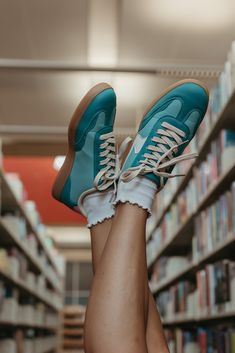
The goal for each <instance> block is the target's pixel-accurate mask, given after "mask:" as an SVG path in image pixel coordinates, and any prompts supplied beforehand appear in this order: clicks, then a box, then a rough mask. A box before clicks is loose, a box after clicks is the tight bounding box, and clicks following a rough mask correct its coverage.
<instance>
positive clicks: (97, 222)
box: [87, 211, 115, 229]
mask: <svg viewBox="0 0 235 353" xmlns="http://www.w3.org/2000/svg"><path fill="white" fill-rule="evenodd" d="M114 215H115V211H113V214H111V215H109V216H107V217H105V218H102V219H98V220H97V221H96V222H95V223H88V224H87V228H88V229H90V228H91V227H94V226H97V224H101V223H103V222H104V221H107V219H111V218H113V217H114Z"/></svg>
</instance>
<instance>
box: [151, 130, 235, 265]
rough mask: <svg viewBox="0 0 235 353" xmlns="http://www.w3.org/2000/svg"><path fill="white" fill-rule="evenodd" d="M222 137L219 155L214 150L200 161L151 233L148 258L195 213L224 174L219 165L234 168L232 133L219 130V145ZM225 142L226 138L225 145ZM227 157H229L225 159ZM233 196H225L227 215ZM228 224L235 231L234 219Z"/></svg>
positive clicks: (233, 205)
mask: <svg viewBox="0 0 235 353" xmlns="http://www.w3.org/2000/svg"><path fill="white" fill-rule="evenodd" d="M225 136H227V138H226V141H227V142H225V143H224V144H223V148H222V149H221V150H220V151H219V152H218V151H217V153H216V152H215V151H214V152H213V153H215V154H213V155H212V154H210V155H209V157H208V158H207V161H205V162H202V163H201V164H200V165H199V167H198V168H194V177H193V178H192V179H191V180H190V181H189V183H188V184H187V187H186V188H185V189H184V190H183V191H182V192H181V193H180V195H179V196H178V198H177V200H176V202H175V203H173V204H172V205H171V207H170V209H169V210H168V211H167V212H166V214H165V215H164V217H163V219H162V221H161V223H160V225H159V226H158V227H157V228H156V229H155V230H154V231H153V233H152V240H151V241H150V242H149V243H148V246H147V255H148V259H151V258H153V257H154V254H156V252H157V250H158V249H159V248H161V247H162V246H163V245H164V244H165V243H166V242H167V241H168V240H169V239H171V237H172V236H174V235H175V233H176V231H177V229H179V228H180V226H181V225H182V224H184V223H185V222H186V221H187V219H188V218H189V217H190V216H191V215H192V214H194V213H195V211H196V210H197V207H198V205H199V203H200V201H201V200H202V198H203V197H204V196H205V194H206V193H207V192H208V190H209V189H211V187H213V185H214V184H215V182H216V181H217V180H218V178H219V177H220V175H222V174H223V173H224V172H225V171H224V170H223V169H221V168H222V167H221V166H222V165H223V168H225V165H226V170H227V168H229V166H231V165H234V158H233V156H234V154H235V132H231V131H229V130H222V131H221V133H220V135H219V138H218V140H219V141H220V142H219V143H220V145H221V141H222V140H224V139H225ZM228 136H230V137H228ZM231 136H232V137H231ZM228 139H230V142H229V143H228ZM216 143H217V142H216ZM225 155H226V156H227V162H226V163H225V162H222V160H223V156H225ZM218 156H220V157H218ZM228 156H230V157H229V158H228ZM213 170H214V171H213ZM221 173H222V174H221ZM234 188H235V186H233V189H234ZM233 193H234V191H233V192H232V194H230V193H229V195H230V196H229V197H230V199H231V200H230V201H229V203H230V206H229V207H230V212H231V213H234V212H235V211H234V210H235V197H234V196H233ZM159 194H161V193H159ZM222 200H224V198H222ZM222 208H223V207H222ZM232 222H233V229H235V219H233V220H232ZM209 230H210V229H209ZM210 231H211V230H210Z"/></svg>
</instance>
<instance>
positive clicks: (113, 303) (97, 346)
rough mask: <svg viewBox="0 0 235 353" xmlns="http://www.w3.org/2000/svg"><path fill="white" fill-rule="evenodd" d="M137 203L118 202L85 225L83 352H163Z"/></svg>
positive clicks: (143, 216) (143, 218)
mask: <svg viewBox="0 0 235 353" xmlns="http://www.w3.org/2000/svg"><path fill="white" fill-rule="evenodd" d="M146 218H147V214H146V212H145V211H144V210H142V209H141V208H139V207H138V206H133V205H130V204H120V205H119V206H118V207H117V211H116V214H115V217H114V218H113V220H106V221H104V222H103V223H101V224H98V225H96V226H94V227H92V229H91V240H92V257H93V269H94V272H95V277H94V281H93V285H92V289H91V294H90V299H89V303H88V308H87V314H86V323H85V348H86V353H100V352H102V353H117V352H122V353H147V352H148V353H160V352H161V353H168V352H169V351H168V348H167V344H166V341H165V337H164V333H163V329H162V325H161V322H160V318H159V315H158V313H157V310H156V306H155V303H154V299H153V297H152V295H151V293H150V291H149V288H148V281H147V266H146V250H145V245H146V244H145V225H146Z"/></svg>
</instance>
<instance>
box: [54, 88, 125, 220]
mask: <svg viewBox="0 0 235 353" xmlns="http://www.w3.org/2000/svg"><path fill="white" fill-rule="evenodd" d="M115 112H116V95H115V93H114V90H113V89H112V87H110V86H109V85H108V84H106V83H101V84H98V85H96V86H95V87H93V88H92V89H91V90H90V91H89V92H88V93H87V94H86V96H85V97H84V98H83V99H82V101H81V102H80V104H79V105H78V107H77V109H76V110H75V112H74V114H73V116H72V119H71V121H70V124H69V128H68V150H67V155H66V158H65V161H64V164H63V166H62V167H61V169H60V171H59V173H58V175H57V177H56V180H55V182H54V185H53V188H52V196H53V197H54V198H55V199H56V200H58V201H60V202H62V203H63V204H65V205H66V206H68V207H69V208H71V209H73V210H76V211H78V212H80V213H81V214H83V215H85V212H84V209H83V206H82V203H83V199H84V197H85V196H87V195H89V194H92V193H94V192H95V191H97V190H100V191H102V190H107V189H109V188H112V187H113V184H114V183H115V181H116V179H117V177H118V175H119V172H120V170H118V169H119V165H118V162H117V158H116V148H115V138H114V134H113V124H114V119H115Z"/></svg>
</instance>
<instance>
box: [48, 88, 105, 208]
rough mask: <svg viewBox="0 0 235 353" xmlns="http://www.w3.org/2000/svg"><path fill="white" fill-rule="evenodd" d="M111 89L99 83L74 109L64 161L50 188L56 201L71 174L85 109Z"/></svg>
mask: <svg viewBox="0 0 235 353" xmlns="http://www.w3.org/2000/svg"><path fill="white" fill-rule="evenodd" d="M110 88H111V89H112V87H111V86H110V85H108V84H107V83H99V84H98V85H96V86H94V87H93V88H91V89H90V91H88V93H87V94H86V95H85V96H84V97H83V99H82V100H81V102H80V103H79V105H78V107H77V108H76V110H75V112H74V113H73V116H72V118H71V120H70V123H69V127H68V148H67V153H66V157H65V161H64V163H63V165H62V167H61V168H60V170H59V172H58V174H57V177H56V179H55V181H54V184H53V186H52V192H51V193H52V196H53V197H54V198H55V199H56V200H58V201H61V200H60V195H61V192H62V190H63V188H64V185H65V183H66V181H67V179H68V177H69V175H70V173H71V170H72V167H73V162H74V158H75V150H74V143H75V136H76V129H77V126H78V125H79V122H80V120H81V118H82V116H83V114H84V113H85V111H86V109H87V108H88V106H89V105H90V103H91V102H92V101H93V99H94V98H95V97H96V96H97V95H98V94H100V93H101V92H103V91H105V90H106V89H110Z"/></svg>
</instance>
